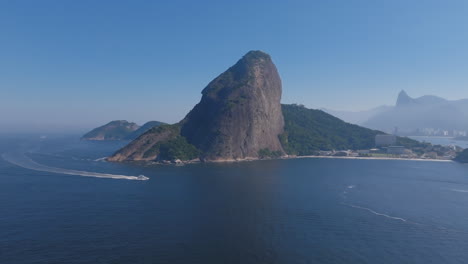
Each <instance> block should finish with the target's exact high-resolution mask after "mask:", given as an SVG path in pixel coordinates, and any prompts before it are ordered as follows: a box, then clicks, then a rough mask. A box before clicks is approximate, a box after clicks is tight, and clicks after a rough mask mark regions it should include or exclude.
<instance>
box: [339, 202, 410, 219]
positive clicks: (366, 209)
mask: <svg viewBox="0 0 468 264" xmlns="http://www.w3.org/2000/svg"><path fill="white" fill-rule="evenodd" d="M344 204H345V205H347V206H349V207H352V208H357V209H361V210H365V211H368V212H371V213H373V214H375V215H378V216H383V217H386V218H389V219H393V220H398V221H402V222H407V221H408V220H406V219H404V218H401V217H396V216H391V215H387V214H382V213H379V212H376V211H374V210H372V209H370V208H366V207H362V206H357V205H354V204H347V203H344Z"/></svg>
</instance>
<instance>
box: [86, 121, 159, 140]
mask: <svg viewBox="0 0 468 264" xmlns="http://www.w3.org/2000/svg"><path fill="white" fill-rule="evenodd" d="M162 124H164V123H162V122H159V121H149V122H147V123H145V124H144V125H142V126H141V127H140V126H139V125H137V124H135V123H131V122H128V121H126V120H115V121H111V122H109V123H107V124H105V125H103V126H100V127H97V128H95V129H93V130H91V131H89V132H88V133H86V134H85V135H84V136H83V137H82V139H84V140H133V139H136V138H137V137H139V136H140V135H142V134H144V133H145V132H146V131H148V130H150V129H151V128H153V127H156V126H160V125H162Z"/></svg>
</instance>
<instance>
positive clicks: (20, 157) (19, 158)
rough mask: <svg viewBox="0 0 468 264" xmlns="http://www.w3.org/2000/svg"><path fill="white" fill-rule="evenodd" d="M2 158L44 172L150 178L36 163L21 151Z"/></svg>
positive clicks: (140, 179)
mask: <svg viewBox="0 0 468 264" xmlns="http://www.w3.org/2000/svg"><path fill="white" fill-rule="evenodd" d="M2 158H3V159H4V160H6V161H8V162H10V163H11V164H14V165H16V166H19V167H22V168H26V169H30V170H35V171H44V172H51V173H58V174H67V175H77V176H84V177H96V178H107V179H119V180H136V181H145V180H149V178H148V177H146V176H143V175H140V176H127V175H118V174H108V173H99V172H89V171H79V170H69V169H62V168H55V167H49V166H45V165H42V164H39V163H36V162H35V161H33V160H31V159H30V158H28V157H27V156H26V155H24V153H20V152H8V153H3V154H2Z"/></svg>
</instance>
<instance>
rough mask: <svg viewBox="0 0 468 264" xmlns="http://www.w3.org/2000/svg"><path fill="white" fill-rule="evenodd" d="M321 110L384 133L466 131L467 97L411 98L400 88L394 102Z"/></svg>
mask: <svg viewBox="0 0 468 264" xmlns="http://www.w3.org/2000/svg"><path fill="white" fill-rule="evenodd" d="M324 111H326V112H327V113H329V114H332V115H334V116H336V117H338V118H340V119H342V120H344V121H346V122H349V123H353V124H358V125H361V126H364V127H368V128H371V129H378V130H381V131H384V132H387V133H394V132H395V130H397V131H398V133H399V134H401V135H410V134H411V135H417V134H421V135H425V134H424V133H426V132H424V131H437V130H440V131H442V130H448V131H453V130H458V131H468V99H461V100H453V101H452V100H446V99H444V98H441V97H438V96H433V95H425V96H421V97H418V98H412V97H410V96H409V95H408V94H407V93H406V92H405V91H401V92H400V93H399V94H398V97H397V100H396V103H395V105H394V106H380V107H376V108H373V109H370V110H367V111H359V112H350V111H335V110H330V109H324ZM427 133H429V132H427ZM455 136H456V135H455Z"/></svg>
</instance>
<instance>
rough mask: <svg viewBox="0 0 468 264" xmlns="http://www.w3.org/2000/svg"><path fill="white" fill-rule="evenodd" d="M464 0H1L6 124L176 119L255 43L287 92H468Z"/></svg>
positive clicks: (303, 97) (0, 99) (368, 104)
mask: <svg viewBox="0 0 468 264" xmlns="http://www.w3.org/2000/svg"><path fill="white" fill-rule="evenodd" d="M467 10H468V2H465V1H449V2H440V1H425V2H424V5H421V4H419V3H416V2H415V3H409V2H407V1H392V2H379V3H377V2H376V1H357V2H353V3H349V2H344V1H327V2H318V1H317V2H316V1H313V2H309V1H293V2H291V1H288V2H285V3H271V2H269V1H237V2H235V3H234V2H232V3H231V2H228V3H220V2H217V3H210V2H209V1H197V2H196V3H194V2H190V1H171V2H170V3H158V2H148V1H132V2H131V3H130V2H127V1H99V2H94V1H79V2H75V1H40V2H37V1H21V2H19V1H5V2H2V3H1V4H0V14H1V15H0V28H1V29H2V30H3V32H4V34H2V35H1V37H0V40H1V42H2V49H0V56H1V57H2V60H1V61H0V70H1V71H0V90H1V96H0V113H2V115H0V122H1V123H2V124H3V125H2V126H1V127H0V132H16V131H30V130H34V131H40V132H53V131H57V130H62V131H80V132H81V131H85V130H87V129H90V128H93V127H96V126H99V125H103V124H105V123H107V122H109V121H111V120H128V121H131V122H136V123H137V124H140V125H141V124H143V123H144V122H146V121H150V120H157V121H163V122H168V123H174V122H177V121H179V120H180V119H182V118H183V117H184V116H185V114H186V113H187V112H188V111H189V110H190V109H191V108H192V107H193V106H194V105H195V104H196V103H198V101H199V100H200V98H201V94H200V93H201V91H202V89H203V88H204V87H205V86H206V85H207V84H208V83H209V82H210V81H211V80H212V79H213V78H215V77H216V76H217V75H219V74H220V73H222V72H223V71H224V70H226V69H227V68H228V67H230V66H231V65H233V64H234V63H235V62H236V61H237V60H238V59H240V58H241V57H242V56H243V55H244V54H245V53H246V52H248V51H249V50H263V51H265V52H267V53H269V54H270V55H271V56H272V58H273V61H274V63H275V64H276V66H277V68H278V71H279V73H280V76H281V78H282V81H283V99H282V102H283V103H298V104H303V105H305V106H307V107H309V108H327V109H333V110H350V111H360V110H366V109H370V108H374V107H377V106H380V105H394V103H395V100H396V97H397V95H398V93H399V91H400V90H405V91H406V92H407V93H408V94H409V95H410V96H411V97H419V96H422V95H436V96H440V97H443V98H446V99H450V100H454V99H463V98H468V89H465V87H466V85H467V83H468V78H466V77H465V76H466V72H468V60H467V59H468V58H467V57H468V53H467V52H466V49H465V47H466V46H467V44H468V35H467V33H466V30H465V28H464V25H466V24H467V22H468V17H466V12H465V11H467Z"/></svg>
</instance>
